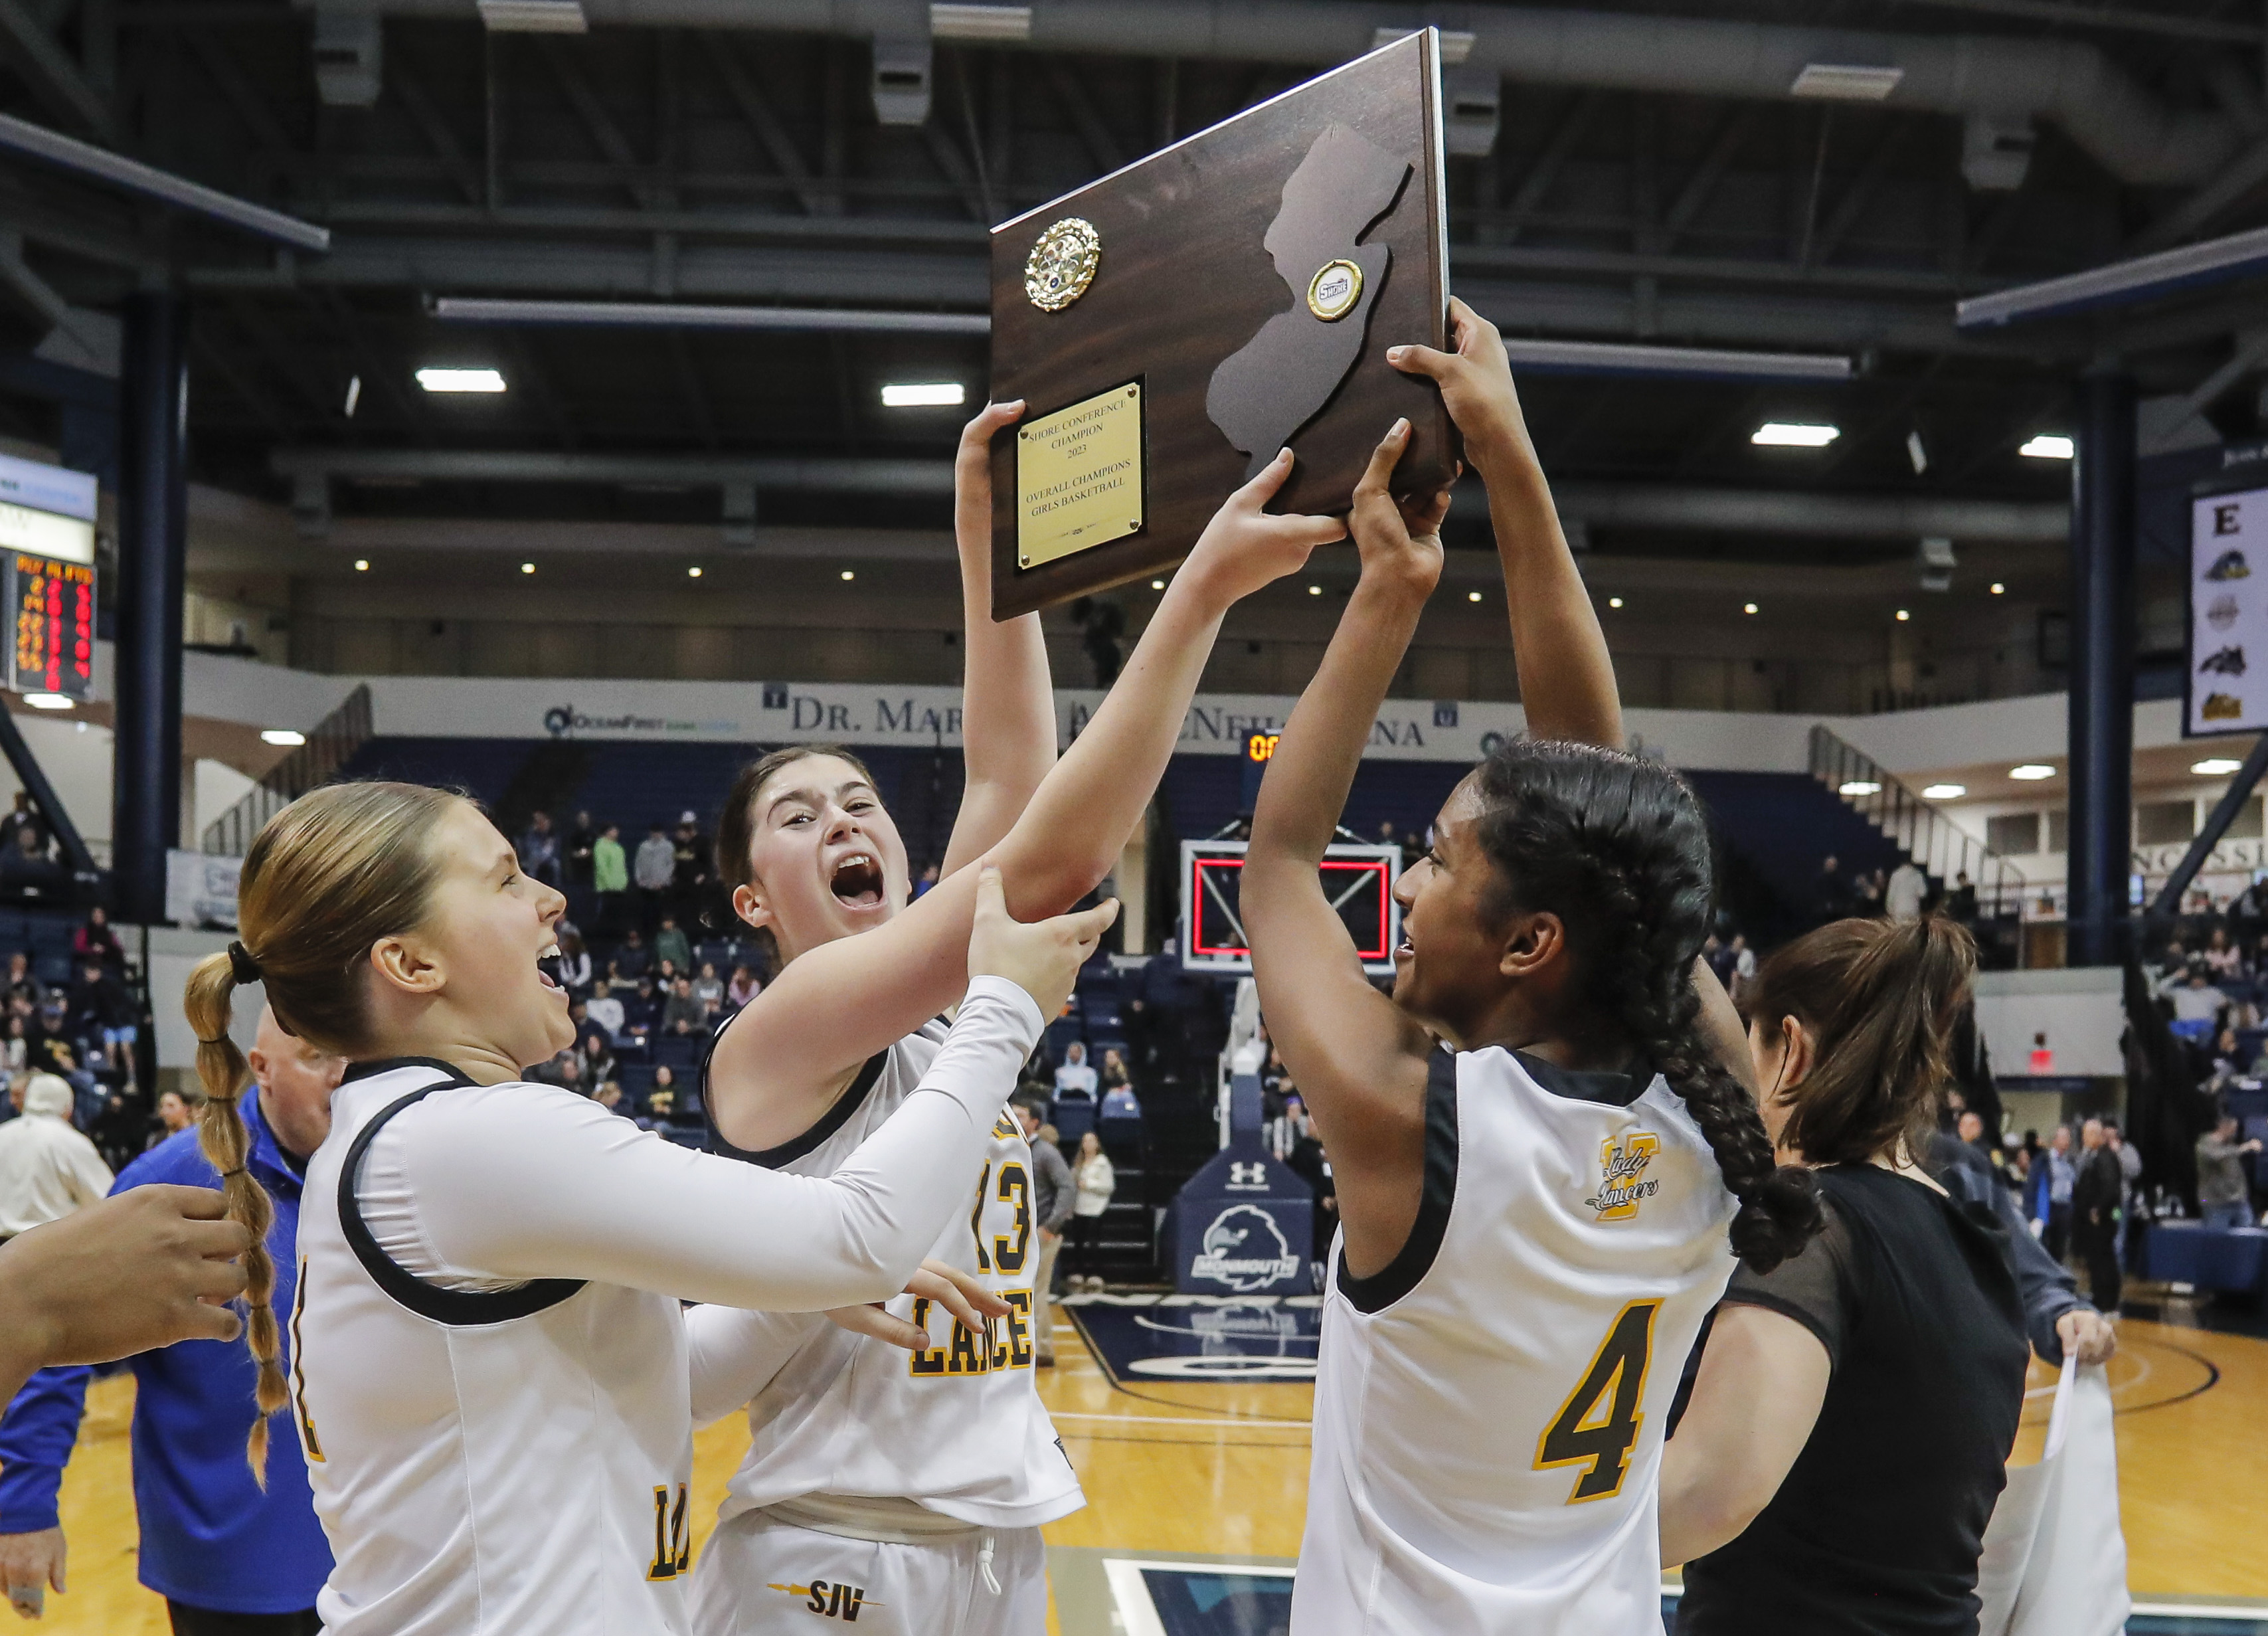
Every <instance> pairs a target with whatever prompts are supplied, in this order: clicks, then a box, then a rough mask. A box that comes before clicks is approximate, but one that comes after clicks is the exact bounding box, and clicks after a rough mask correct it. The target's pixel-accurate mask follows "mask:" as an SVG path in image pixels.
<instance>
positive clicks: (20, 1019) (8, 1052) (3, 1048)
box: [0, 1013, 31, 1075]
mask: <svg viewBox="0 0 2268 1636" xmlns="http://www.w3.org/2000/svg"><path fill="white" fill-rule="evenodd" d="M27 1026H28V1020H27V1019H26V1018H25V1017H24V1016H23V1015H22V1014H21V1013H10V1015H9V1018H8V1032H7V1035H6V1036H5V1039H4V1041H0V1056H4V1060H5V1063H6V1065H7V1069H8V1072H9V1073H10V1074H11V1075H14V1074H19V1073H21V1072H24V1070H25V1069H26V1067H27V1066H28V1065H29V1064H28V1062H27V1060H26V1058H27V1057H28V1055H29V1053H30V1050H31V1039H30V1036H29V1035H27V1034H26V1028H27Z"/></svg>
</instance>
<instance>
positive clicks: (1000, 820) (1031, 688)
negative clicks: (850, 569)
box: [938, 399, 1056, 876]
mask: <svg viewBox="0 0 2268 1636" xmlns="http://www.w3.org/2000/svg"><path fill="white" fill-rule="evenodd" d="M1023 413H1024V405H1023V402H1022V400H1021V399H1019V400H1017V401H1016V402H1013V403H988V404H987V405H985V407H984V410H983V413H982V414H980V415H978V416H976V419H974V420H972V421H970V422H969V423H968V425H967V426H966V427H964V428H963V429H962V431H961V452H960V453H959V454H958V455H957V456H956V457H955V458H954V465H953V537H954V544H955V545H956V546H958V547H959V549H960V551H961V653H962V656H963V657H962V660H961V666H962V668H961V757H962V759H963V761H964V762H965V763H967V765H968V785H967V788H966V789H965V790H964V791H963V792H962V794H961V814H960V816H958V817H957V818H955V819H954V822H953V838H952V839H951V840H950V841H948V842H946V848H945V861H944V863H943V864H942V865H940V866H939V869H938V873H939V875H940V876H944V875H949V874H951V873H953V872H954V870H956V869H958V868H960V867H961V866H962V865H963V864H966V863H969V862H971V861H973V860H975V859H977V858H980V857H982V856H983V854H984V853H985V852H986V851H990V849H991V848H992V847H993V846H995V845H996V844H998V842H999V840H1000V838H1001V837H1002V836H1005V835H1006V834H1007V833H1008V830H1009V828H1010V826H1012V825H1013V823H1014V822H1016V820H1017V818H1018V816H1019V815H1020V814H1022V812H1023V810H1024V807H1025V804H1026V803H1027V802H1028V801H1029V800H1031V799H1032V792H1033V791H1035V790H1036V789H1038V788H1039V787H1040V780H1041V779H1042V778H1044V777H1047V776H1048V769H1049V768H1050V767H1052V766H1054V765H1055V764H1056V704H1055V689H1054V686H1053V684H1052V682H1050V681H1049V675H1048V645H1047V642H1046V639H1045V638H1044V637H1042V635H1041V634H1040V616H1039V615H1037V614H1020V615H1017V616H1016V617H1015V618H1013V619H1009V620H1003V621H1001V622H999V623H994V621H993V618H992V438H993V434H994V433H996V432H998V431H1000V430H1002V429H1003V428H1004V427H1006V426H1010V425H1013V424H1014V423H1015V422H1016V421H1017V420H1018V419H1020V418H1021V416H1022V415H1023Z"/></svg>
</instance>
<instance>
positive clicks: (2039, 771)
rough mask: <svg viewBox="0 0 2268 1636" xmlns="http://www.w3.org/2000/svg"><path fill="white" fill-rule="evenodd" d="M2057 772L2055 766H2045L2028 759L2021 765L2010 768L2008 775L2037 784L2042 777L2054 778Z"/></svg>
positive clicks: (2027, 782) (2024, 781)
mask: <svg viewBox="0 0 2268 1636" xmlns="http://www.w3.org/2000/svg"><path fill="white" fill-rule="evenodd" d="M2055 772H2056V770H2055V769H2054V768H2052V767H2048V766H2043V765H2042V764H2041V763H2038V762H2036V761H2028V762H2026V763H2024V764H2023V765H2022V766H2021V767H2011V768H2009V769H2008V776H2009V777H2011V778H2016V779H2020V780H2021V781H2022V782H2023V783H2026V784H2036V783H2037V782H2038V781H2039V780H2040V779H2042V778H2052V777H2055Z"/></svg>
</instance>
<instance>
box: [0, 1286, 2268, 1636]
mask: <svg viewBox="0 0 2268 1636" xmlns="http://www.w3.org/2000/svg"><path fill="white" fill-rule="evenodd" d="M1150 1299H1152V1300H1153V1301H1154V1299H1155V1298H1150ZM1103 1301H1105V1302H1106V1303H1109V1304H1117V1302H1116V1298H1109V1297H1106V1298H1103ZM1079 1304H1082V1303H1079V1302H1077V1301H1075V1302H1074V1303H1073V1305H1074V1306H1077V1305H1079ZM1198 1304H1199V1305H1202V1304H1203V1303H1198ZM1253 1304H1255V1303H1249V1302H1247V1303H1240V1305H1243V1306H1251V1305H1253ZM1258 1304H1260V1305H1263V1306H1264V1305H1265V1304H1266V1303H1264V1302H1263V1303H1258ZM1175 1305H1176V1306H1178V1305H1179V1303H1175ZM1167 1309H1168V1310H1170V1309H1171V1308H1167ZM1056 1334H1057V1341H1056V1345H1057V1359H1058V1360H1059V1361H1058V1365H1057V1367H1056V1368H1055V1369H1053V1370H1052V1371H1044V1372H1042V1374H1041V1375H1040V1377H1039V1378H1040V1390H1041V1394H1042V1397H1043V1398H1044V1399H1045V1400H1046V1402H1047V1404H1048V1406H1049V1410H1050V1411H1051V1412H1052V1413H1053V1414H1054V1416H1055V1419H1056V1424H1057V1430H1058V1431H1060V1432H1061V1433H1062V1435H1063V1440H1064V1445H1065V1447H1066V1448H1068V1449H1069V1450H1070V1452H1071V1459H1072V1462H1073V1463H1074V1464H1075V1465H1076V1466H1077V1467H1078V1468H1079V1475H1080V1478H1081V1480H1082V1482H1083V1484H1084V1485H1085V1488H1086V1496H1087V1506H1086V1509H1085V1510H1084V1511H1080V1512H1078V1513H1076V1514H1072V1515H1071V1516H1068V1517H1065V1518H1064V1519H1063V1520H1062V1521H1061V1522H1056V1523H1053V1524H1051V1525H1049V1528H1048V1529H1047V1537H1048V1541H1049V1577H1050V1581H1051V1590H1052V1596H1051V1602H1052V1607H1051V1611H1050V1626H1051V1630H1052V1631H1054V1632H1059V1633H1060V1636H1144V1633H1145V1632H1158V1631H1163V1630H1166V1629H1167V1626H1165V1625H1160V1623H1159V1621H1158V1619H1157V1618H1156V1617H1155V1616H1154V1615H1153V1614H1152V1613H1150V1612H1149V1611H1148V1610H1147V1609H1146V1608H1144V1609H1141V1610H1130V1607H1129V1604H1128V1598H1129V1595H1133V1596H1134V1597H1135V1598H1137V1599H1139V1598H1140V1597H1141V1596H1142V1595H1143V1593H1142V1592H1141V1591H1140V1589H1139V1588H1138V1581H1139V1577H1140V1576H1139V1575H1138V1573H1134V1572H1132V1568H1133V1567H1134V1566H1139V1565H1142V1564H1145V1563H1147V1564H1149V1565H1152V1566H1156V1565H1158V1564H1160V1563H1162V1562H1172V1563H1179V1564H1185V1565H1188V1566H1189V1567H1190V1568H1192V1569H1211V1570H1214V1571H1219V1570H1221V1569H1224V1568H1225V1569H1227V1570H1229V1571H1230V1572H1231V1573H1233V1571H1234V1569H1235V1568H1236V1567H1238V1566H1245V1567H1248V1568H1250V1569H1252V1570H1255V1571H1256V1573H1259V1574H1261V1575H1269V1574H1270V1570H1275V1571H1277V1572H1278V1573H1280V1572H1281V1571H1283V1570H1285V1569H1286V1568H1288V1567H1289V1566H1290V1564H1291V1562H1292V1559H1293V1558H1294V1556H1295V1555H1296V1553H1297V1551H1298V1550H1299V1544H1300V1527H1301V1522H1302V1520H1303V1516H1304V1513H1305V1489H1306V1484H1307V1454H1308V1441H1307V1439H1308V1419H1309V1414H1310V1410H1311V1406H1312V1401H1313V1397H1314V1388H1313V1387H1312V1385H1309V1384H1307V1383H1304V1382H1300V1381H1298V1380H1260V1381H1251V1380H1247V1381H1237V1382H1223V1381H1219V1380H1212V1379H1190V1378H1186V1377H1185V1376H1184V1375H1181V1374H1174V1373H1167V1374H1161V1375H1155V1376H1145V1375H1140V1374H1127V1375H1123V1376H1121V1375H1118V1374H1114V1373H1113V1372H1112V1371H1110V1370H1108V1369H1106V1368H1105V1367H1103V1363H1102V1361H1101V1360H1100V1359H1099V1358H1098V1356H1097V1353H1096V1352H1095V1351H1094V1349H1093V1348H1091V1347H1090V1346H1089V1345H1087V1344H1086V1338H1085V1336H1084V1333H1083V1332H1082V1331H1081V1330H1079V1328H1078V1327H1077V1324H1076V1323H1075V1321H1074V1319H1073V1316H1072V1314H1071V1312H1069V1311H1066V1310H1065V1309H1064V1308H1062V1307H1058V1308H1057V1331H1056ZM1308 1355H1309V1356H1310V1357H1312V1355H1313V1354H1312V1351H1310V1352H1309V1353H1308ZM1285 1372H1287V1373H1289V1372H1292V1371H1285ZM2110 1374H2111V1382H2112V1389H2113V1401H2114V1403H2115V1404H2116V1405H2117V1416H2118V1418H2117V1435H2118V1464H2119V1487H2120V1494H2121V1500H2122V1507H2123V1511H2124V1521H2125V1529H2126V1542H2127V1548H2128V1551H2129V1553H2130V1559H2131V1566H2130V1574H2129V1579H2130V1583H2131V1584H2132V1587H2133V1589H2134V1593H2135V1595H2136V1597H2137V1599H2138V1602H2139V1603H2143V1604H2145V1606H2146V1607H2151V1608H2152V1610H2153V1611H2154V1613H2156V1614H2157V1618H2155V1619H2154V1620H2153V1621H2152V1622H2151V1625H2152V1628H2154V1629H2160V1630H2176V1629H2197V1630H2205V1629H2212V1630H2215V1631H2218V1632H2239V1631H2242V1632H2248V1636H2249V1633H2250V1632H2253V1631H2255V1630H2258V1631H2261V1632H2268V1549H2264V1548H2263V1546H2262V1544H2261V1542H2262V1541H2263V1540H2268V1436H2264V1435H2263V1434H2262V1430H2261V1428H2262V1427H2264V1426H2268V1340H2263V1339H2255V1338H2250V1337H2247V1336H2242V1335H2233V1334H2223V1333H2215V1332H2210V1331H2207V1330H2201V1329H2196V1328H2189V1327H2181V1326H2177V1325H2171V1324H2164V1323H2147V1322H2141V1321H2139V1320H2132V1319H2130V1320H2128V1321H2127V1322H2126V1323H2124V1325H2123V1326H2122V1340H2121V1345H2120V1351H2119V1355H2118V1357H2117V1359H2115V1360H2113V1361H2112V1364H2111V1370H2110ZM2033 1377H2034V1378H2033V1381H2032V1386H2033V1388H2034V1390H2033V1394H2032V1401H2031V1403H2030V1404H2029V1407H2028V1411H2027V1414H2026V1433H2025V1436H2024V1438H2023V1439H2022V1440H2021V1441H2020V1442H2019V1445H2018V1449H2017V1455H2016V1457H2017V1459H2018V1461H2019V1462H2020V1463H2021V1462H2023V1461H2027V1460H2029V1459H2034V1458H2036V1457H2037V1455H2038V1451H2039V1446H2040V1441H2041V1438H2042V1436H2043V1432H2044V1420H2045V1418H2046V1411H2047V1396H2048V1392H2049V1391H2051V1389H2052V1381H2053V1375H2052V1373H2051V1371H2048V1370H2046V1369H2043V1368H2042V1367H2039V1365H2038V1364H2037V1363H2036V1362H2035V1364H2034V1366H2033ZM133 1389H134V1388H133V1381H132V1377H131V1376H130V1375H120V1376H117V1377H114V1378H113V1379H110V1380H107V1381H101V1382H96V1384H95V1386H94V1389H92V1392H91V1393H90V1394H89V1396H88V1414H87V1417H86V1421H85V1427H84V1429H83V1431H82V1433H81V1434H80V1440H79V1446H78V1448H77V1452H76V1454H75V1455H74V1456H73V1458H72V1462H71V1465H70V1471H69V1473H68V1474H67V1476H66V1478H65V1481H64V1485H63V1506H62V1510H63V1524H64V1528H65V1530H66V1533H67V1536H68V1537H69V1539H70V1574H69V1580H70V1591H69V1593H68V1594H67V1595H60V1596H55V1595H51V1596H50V1597H49V1599H48V1616H47V1618H46V1619H45V1620H44V1621H43V1622H42V1624H41V1625H40V1627H39V1628H40V1630H41V1632H43V1636H162V1633H163V1632H165V1631H166V1628H167V1626H166V1615H165V1609H164V1606H163V1604H162V1603H160V1602H159V1601H158V1598H157V1597H156V1596H154V1595H151V1593H150V1592H148V1591H146V1590H144V1589H143V1588H141V1587H140V1586H139V1585H138V1584H136V1581H135V1574H134V1552H135V1522H134V1505H133V1498H132V1491H131V1488H130V1485H129V1471H128V1459H129V1455H128V1440H127V1428H128V1423H129V1417H130V1415H131V1413H132V1410H133ZM746 1444H747V1430H746V1427H745V1425H744V1424H743V1423H742V1422H741V1421H740V1419H738V1418H737V1417H735V1418H733V1419H728V1420H725V1421H724V1422H721V1423H719V1424H718V1425H717V1426H711V1427H710V1428H709V1429H708V1430H706V1431H704V1432H703V1433H701V1434H700V1435H699V1437H698V1438H697V1439H696V1445H695V1450H696V1453H695V1488H694V1501H695V1503H694V1507H693V1509H694V1514H695V1517H696V1520H697V1521H696V1535H695V1538H696V1542H699V1541H700V1540H702V1539H703V1538H704V1537H705V1536H706V1533H707V1531H708V1525H709V1523H710V1522H711V1520H712V1519H713V1518H714V1517H715V1515H716V1511H717V1506H718V1501H719V1500H721V1499H722V1497H723V1495H724V1492H725V1479H726V1478H727V1477H728V1476H729V1475H730V1473H731V1471H732V1469H733V1465H734V1463H736V1462H737V1460H738V1459H739V1457H740V1452H741V1450H742V1449H743V1448H745V1447H746ZM1270 1582H1274V1581H1272V1576H1271V1578H1270ZM1130 1585H1132V1586H1134V1587H1135V1588H1133V1589H1132V1590H1131V1592H1130V1590H1129V1587H1130ZM2215 1613H2218V1614H2219V1615H2220V1617H2217V1618H2216V1617H2212V1616H2213V1614H2215ZM2244 1613H2252V1614H2254V1615H2255V1616H2256V1617H2257V1618H2258V1619H2259V1620H2260V1621H2261V1623H2260V1624H2259V1625H2257V1626H2256V1625H2254V1624H2253V1623H2252V1622H2251V1620H2249V1619H2242V1621H2241V1622H2239V1619H2241V1616H2242V1614H2244ZM2181 1615H2189V1616H2191V1617H2203V1618H2205V1623H2198V1624H2191V1623H2190V1622H2189V1619H2188V1618H2182V1617H2180V1616H2181ZM2229 1616H2239V1619H2231V1618H2230V1617H2229ZM2225 1621H2226V1622H2225ZM11 1625H12V1620H11V1619H10V1618H7V1617H6V1616H0V1627H9V1626H11ZM2137 1627H2138V1628H2139V1627H2140V1624H2139V1621H2138V1626H2137ZM1175 1628H1182V1627H1180V1626H1176V1627H1175ZM1220 1628H1223V1629H1229V1628H1233V1626H1227V1625H1224V1626H1221V1627H1220ZM1245 1628H1250V1627H1249V1626H1247V1627H1245ZM27 1636H28V1632H27Z"/></svg>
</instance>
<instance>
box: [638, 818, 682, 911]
mask: <svg viewBox="0 0 2268 1636" xmlns="http://www.w3.org/2000/svg"><path fill="white" fill-rule="evenodd" d="M630 878H631V879H632V880H634V881H637V889H638V925H641V926H644V927H645V928H647V929H648V930H651V929H652V926H653V925H654V923H655V922H657V921H658V920H659V919H660V918H661V911H662V910H664V909H665V908H666V907H668V904H669V899H670V889H671V888H672V887H673V886H674V884H675V883H676V880H677V849H676V848H675V847H674V846H672V845H671V844H670V842H669V836H668V835H667V834H666V832H665V831H664V830H663V829H662V827H661V826H660V825H659V824H658V823H657V824H650V825H648V826H647V828H646V832H645V839H644V840H643V841H641V842H639V843H638V849H637V859H636V860H635V861H633V862H632V864H631V866H630Z"/></svg>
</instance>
